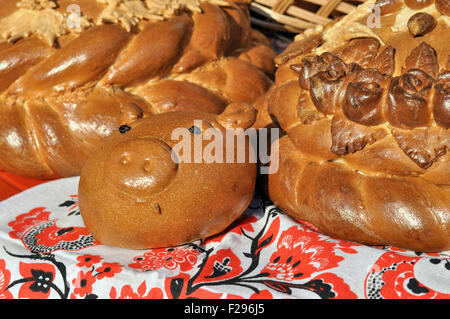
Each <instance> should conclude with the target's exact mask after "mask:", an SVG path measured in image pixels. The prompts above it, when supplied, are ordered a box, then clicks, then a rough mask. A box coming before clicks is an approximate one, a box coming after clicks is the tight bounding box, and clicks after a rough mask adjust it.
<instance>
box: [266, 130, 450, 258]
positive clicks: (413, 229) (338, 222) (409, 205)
mask: <svg viewBox="0 0 450 319" xmlns="http://www.w3.org/2000/svg"><path fill="white" fill-rule="evenodd" d="M279 145H280V162H279V170H278V172H277V173H275V174H273V175H270V176H269V195H270V198H271V199H272V200H273V202H274V203H275V204H276V205H278V206H279V207H280V208H281V209H283V210H284V211H285V212H286V213H288V214H290V215H292V216H293V217H295V218H298V219H300V220H305V221H309V222H311V223H312V224H314V225H315V226H316V227H318V228H319V229H320V230H321V231H323V232H324V233H326V234H328V235H330V236H333V237H336V238H345V239H347V240H352V241H356V242H360V243H364V244H367V245H393V246H396V247H402V248H406V249H410V250H414V251H421V252H423V251H426V252H436V251H444V250H448V249H450V214H449V213H448V212H449V210H450V203H449V201H448V198H449V197H450V189H449V188H448V187H439V186H438V185H435V184H434V183H431V182H428V181H425V180H423V179H422V178H400V177H389V176H370V175H362V174H360V173H358V172H356V171H355V170H354V169H353V168H352V167H351V166H348V165H344V164H339V163H333V162H325V163H322V164H319V163H317V162H314V161H309V160H307V159H305V158H304V157H303V156H302V154H301V153H300V152H299V151H298V150H297V149H296V148H295V147H294V145H293V144H292V143H291V141H290V139H289V138H288V137H287V136H286V137H283V138H281V140H280V141H279Z"/></svg>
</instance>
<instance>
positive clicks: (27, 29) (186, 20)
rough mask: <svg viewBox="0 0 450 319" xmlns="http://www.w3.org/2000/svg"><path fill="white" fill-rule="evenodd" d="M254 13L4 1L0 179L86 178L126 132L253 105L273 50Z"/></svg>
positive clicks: (184, 5) (199, 1)
mask: <svg viewBox="0 0 450 319" xmlns="http://www.w3.org/2000/svg"><path fill="white" fill-rule="evenodd" d="M247 6H248V3H246V2H245V1H243V0H242V1H239V0H236V1H223V0H170V1H161V0H158V1H150V0H145V1H144V0H0V170H6V171H9V172H11V173H14V174H18V175H24V176H28V177H33V178H57V177H65V176H71V175H78V174H79V173H80V170H81V168H82V166H83V164H84V162H85V161H86V159H87V158H88V155H89V154H90V152H91V151H92V150H93V148H94V147H95V146H96V145H97V144H98V143H99V141H100V140H101V139H102V138H104V137H106V136H108V135H109V134H111V132H112V131H114V130H116V129H117V128H118V127H119V126H120V125H123V124H126V123H130V122H132V121H134V120H136V119H138V118H141V117H144V116H146V115H148V114H157V113H165V112H171V111H180V110H196V111H203V112H212V113H217V114H219V113H221V112H222V111H223V109H224V107H225V106H226V105H227V104H228V103H231V102H248V103H252V102H253V101H254V100H255V99H256V98H258V97H260V96H261V95H262V94H263V93H264V92H265V91H266V90H267V89H268V88H269V87H270V86H271V84H272V81H271V74H272V72H273V69H274V63H273V57H274V53H273V51H272V49H271V48H270V43H268V40H267V39H265V38H264V36H262V35H261V34H260V33H258V32H257V31H256V30H253V29H251V27H250V17H249V11H248V8H247Z"/></svg>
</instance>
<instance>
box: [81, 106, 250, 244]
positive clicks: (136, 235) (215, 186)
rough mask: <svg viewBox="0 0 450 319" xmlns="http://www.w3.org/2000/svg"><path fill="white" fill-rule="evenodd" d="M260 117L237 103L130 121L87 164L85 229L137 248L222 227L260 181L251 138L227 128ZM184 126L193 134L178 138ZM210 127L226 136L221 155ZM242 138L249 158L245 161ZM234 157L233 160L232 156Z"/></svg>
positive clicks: (183, 240)
mask: <svg viewBox="0 0 450 319" xmlns="http://www.w3.org/2000/svg"><path fill="white" fill-rule="evenodd" d="M255 118H256V110H255V109H253V107H251V106H250V105H249V104H244V103H233V104H230V105H229V106H228V107H227V108H226V109H225V111H224V112H223V113H221V114H219V115H216V114H212V113H203V112H195V111H179V112H170V113H164V114H158V115H152V116H150V117H148V118H146V119H140V120H137V121H136V122H134V123H132V124H130V125H129V126H123V127H122V129H121V131H120V132H119V131H117V132H115V133H113V134H112V135H110V136H109V137H106V138H105V139H104V140H103V141H102V143H100V145H99V146H98V147H97V148H96V149H95V150H94V151H93V152H92V154H91V156H90V157H89V159H88V160H87V162H86V164H85V166H84V167H83V169H82V172H81V177H80V182H79V190H78V194H79V205H80V212H81V216H82V218H83V220H84V223H85V225H86V227H87V228H88V229H89V230H90V232H91V233H92V234H93V235H94V237H95V238H96V239H97V240H98V241H100V242H101V243H103V244H107V245H111V246H118V247H123V248H131V249H146V248H155V247H169V246H176V245H180V244H183V243H188V242H192V241H195V240H198V239H203V238H206V237H209V236H212V235H214V234H217V233H219V232H221V231H223V230H224V229H225V228H226V227H228V226H229V225H230V224H231V223H232V222H233V221H234V220H235V219H236V218H238V217H239V216H240V215H241V214H242V213H243V212H244V211H245V209H246V208H247V206H248V205H249V203H250V201H251V199H252V198H253V192H254V188H255V181H256V161H252V157H250V155H251V154H252V153H251V152H253V151H254V150H252V149H251V145H250V143H249V138H248V136H245V135H244V134H243V132H241V133H239V132H237V134H236V135H230V136H231V137H229V135H227V134H226V133H225V131H226V129H236V128H242V129H247V128H248V127H250V126H251V125H252V124H253V123H254V121H255ZM180 129H184V132H186V133H187V135H188V136H186V134H185V135H183V134H182V135H178V133H177V132H178V131H176V130H180ZM211 130H212V131H211ZM211 132H213V133H214V132H215V133H214V134H215V135H214V136H216V134H219V133H220V134H221V135H220V136H222V138H223V144H219V145H216V146H215V151H214V152H212V150H211V143H213V142H212V141H211V136H212V135H210V134H212V133H211ZM241 135H242V136H244V137H245V140H243V141H245V149H244V150H242V149H239V150H240V151H243V152H244V153H242V154H244V155H245V158H243V160H242V161H241V162H239V161H238V159H239V154H240V153H238V145H244V144H239V139H240V138H241V137H240V136H241ZM181 136H183V138H182V137H181ZM216 138H217V137H216ZM198 139H199V140H198ZM219 140H220V139H218V140H217V141H219ZM180 143H182V144H180ZM231 143H233V144H231ZM179 145H184V148H183V149H181V148H179V147H178V146H179ZM229 145H232V146H233V147H230V146H229ZM222 146H223V148H222ZM219 147H220V148H219ZM227 147H228V150H227V149H226V148H227ZM208 150H210V151H211V152H212V153H214V156H215V155H218V154H220V152H222V159H220V158H216V160H215V161H210V158H209V157H208V156H207V154H208V152H209V151H208ZM230 150H231V151H230ZM199 152H200V153H199ZM229 152H233V153H229ZM212 153H211V154H212ZM186 154H189V155H190V159H185V156H186ZM198 154H200V156H198ZM227 154H231V155H233V158H234V160H233V161H230V162H227V161H225V156H227ZM218 156H219V155H218Z"/></svg>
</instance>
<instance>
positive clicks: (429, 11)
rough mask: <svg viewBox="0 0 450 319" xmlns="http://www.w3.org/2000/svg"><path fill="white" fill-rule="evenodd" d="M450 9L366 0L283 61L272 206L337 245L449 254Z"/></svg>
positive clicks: (263, 109) (441, 4)
mask: <svg viewBox="0 0 450 319" xmlns="http://www.w3.org/2000/svg"><path fill="white" fill-rule="evenodd" d="M449 5H450V2H449V1H448V0H435V1H433V0H430V1H422V0H408V1H405V2H404V1H403V0H378V1H374V0H369V1H367V2H366V3H364V4H363V5H361V6H359V7H358V8H357V9H356V10H355V11H354V12H352V13H351V14H349V15H348V16H346V17H345V18H343V19H342V20H340V21H337V22H334V23H333V24H332V25H329V26H326V27H325V28H321V27H317V28H316V29H314V30H308V31H306V32H305V34H301V35H298V36H297V37H296V41H295V42H293V43H292V44H291V45H290V46H289V47H288V48H287V49H286V51H285V52H283V53H282V54H280V55H279V56H277V58H276V62H277V65H278V70H277V74H276V79H275V85H274V87H273V88H271V89H270V91H269V92H268V93H267V94H266V97H265V100H264V101H263V103H262V104H261V105H260V113H263V114H262V115H261V114H260V118H265V119H266V121H267V122H268V123H269V122H270V121H268V120H267V119H268V117H267V114H270V115H271V117H272V119H273V121H274V123H275V124H277V125H279V126H280V127H281V128H282V129H283V130H284V131H285V132H286V136H284V137H282V138H281V139H280V140H279V145H280V152H279V162H278V163H279V171H278V173H277V174H273V175H270V176H269V185H268V188H269V194H270V198H271V199H272V200H273V202H274V203H275V204H276V205H278V206H279V207H280V208H282V209H283V210H285V211H286V212H287V213H288V214H291V215H292V216H294V217H295V218H298V219H302V220H305V221H309V222H311V223H312V224H314V225H315V226H316V227H318V228H319V229H320V230H321V231H323V232H324V233H326V234H328V235H331V236H334V237H337V238H342V239H347V240H353V241H357V242H361V243H364V244H369V245H393V246H397V247H402V248H406V249H411V250H416V251H442V250H448V249H450V163H449V159H450V130H449V128H450V50H449V43H450V27H449V24H450V17H449V11H448V9H449ZM264 113H265V114H264ZM272 160H276V158H275V156H273V158H272Z"/></svg>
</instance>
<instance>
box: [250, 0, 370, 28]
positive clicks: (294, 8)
mask: <svg viewBox="0 0 450 319" xmlns="http://www.w3.org/2000/svg"><path fill="white" fill-rule="evenodd" d="M365 1H366V0H345V1H344V0H257V1H252V2H251V3H250V10H251V11H252V23H253V24H254V25H256V26H258V27H260V28H262V29H266V30H273V31H282V32H289V33H300V32H301V31H303V30H305V29H308V28H311V27H314V26H316V25H318V24H321V25H325V24H327V23H328V22H330V21H331V20H332V19H336V18H339V17H342V16H344V15H346V14H347V13H349V12H350V11H351V10H353V9H354V8H355V7H356V6H358V5H359V4H361V3H363V2H365Z"/></svg>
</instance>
